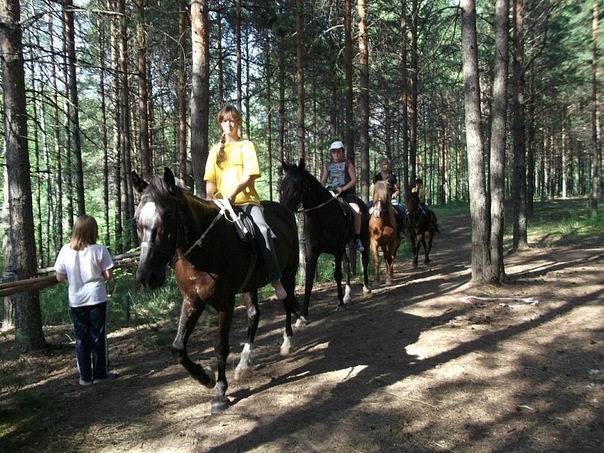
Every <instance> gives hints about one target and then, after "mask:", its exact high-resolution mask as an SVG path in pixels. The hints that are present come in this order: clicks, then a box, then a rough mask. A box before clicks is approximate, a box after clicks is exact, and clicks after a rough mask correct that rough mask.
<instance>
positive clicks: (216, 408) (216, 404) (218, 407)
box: [210, 397, 231, 415]
mask: <svg viewBox="0 0 604 453" xmlns="http://www.w3.org/2000/svg"><path fill="white" fill-rule="evenodd" d="M230 405H231V402H230V401H229V399H228V398H226V397H224V398H220V399H218V400H214V401H212V409H211V411H210V413H211V414H212V415H214V414H220V413H221V412H224V411H226V410H227V409H228V408H229V407H230Z"/></svg>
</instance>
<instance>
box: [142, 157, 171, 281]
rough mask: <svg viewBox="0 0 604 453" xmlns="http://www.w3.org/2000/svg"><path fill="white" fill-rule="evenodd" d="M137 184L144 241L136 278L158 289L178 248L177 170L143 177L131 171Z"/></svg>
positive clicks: (167, 170)
mask: <svg viewBox="0 0 604 453" xmlns="http://www.w3.org/2000/svg"><path fill="white" fill-rule="evenodd" d="M132 183H133V186H134V188H135V189H136V190H137V191H138V192H139V193H140V194H141V199H140V202H139V204H138V207H137V208H136V212H135V215H134V219H135V221H136V227H137V232H138V239H139V242H140V245H141V253H140V259H139V264H138V268H137V270H136V279H137V280H138V281H139V282H140V283H142V284H143V286H145V287H147V288H150V289H155V288H158V287H160V286H161V285H162V284H163V283H164V280H165V277H166V266H167V265H168V264H169V263H170V261H171V260H172V257H173V256H174V254H175V252H176V237H177V227H178V225H177V218H178V212H177V209H178V199H177V194H178V191H179V190H180V189H178V188H177V187H176V181H175V178H174V174H173V173H172V171H171V170H170V169H169V168H165V170H164V176H163V178H159V177H154V178H153V179H151V180H150V181H149V182H146V181H144V180H143V179H142V178H141V177H140V176H139V175H138V174H137V173H136V172H134V171H133V172H132Z"/></svg>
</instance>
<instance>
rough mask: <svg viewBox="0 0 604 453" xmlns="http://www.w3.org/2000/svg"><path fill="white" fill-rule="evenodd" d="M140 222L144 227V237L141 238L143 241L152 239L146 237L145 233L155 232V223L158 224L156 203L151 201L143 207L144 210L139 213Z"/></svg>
mask: <svg viewBox="0 0 604 453" xmlns="http://www.w3.org/2000/svg"><path fill="white" fill-rule="evenodd" d="M139 221H140V224H141V226H142V227H143V237H142V238H141V241H145V240H149V239H150V238H145V237H144V236H145V232H151V231H153V228H154V226H155V223H156V222H157V206H156V205H155V203H154V202H152V201H150V202H149V203H146V204H145V206H143V209H141V210H140V213H139Z"/></svg>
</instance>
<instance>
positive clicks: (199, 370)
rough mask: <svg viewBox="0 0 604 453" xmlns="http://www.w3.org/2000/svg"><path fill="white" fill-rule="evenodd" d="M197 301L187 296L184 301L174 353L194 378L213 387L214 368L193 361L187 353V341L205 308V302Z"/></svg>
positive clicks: (173, 345) (214, 382)
mask: <svg viewBox="0 0 604 453" xmlns="http://www.w3.org/2000/svg"><path fill="white" fill-rule="evenodd" d="M196 302H199V301H195V302H194V301H191V300H189V299H188V298H186V297H185V298H184V299H183V301H182V306H181V309H180V318H179V319H178V330H177V332H176V337H175V338H174V342H173V343H172V353H173V354H174V355H175V356H177V357H178V362H179V363H180V364H181V365H182V366H183V367H184V368H185V370H187V371H188V372H189V374H190V375H191V377H192V378H193V379H195V380H196V381H197V382H199V383H200V384H201V385H203V386H205V387H208V388H212V387H214V385H215V384H216V380H215V377H214V372H213V371H212V369H211V368H209V367H202V366H201V365H199V364H197V363H195V362H193V361H192V360H191V359H190V358H189V356H188V354H187V341H188V339H189V336H191V333H192V332H193V329H194V328H195V325H196V324H197V321H198V320H199V317H200V316H201V314H202V313H203V310H204V309H205V304H202V303H200V302H199V303H196Z"/></svg>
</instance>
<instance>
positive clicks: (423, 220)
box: [406, 192, 440, 269]
mask: <svg viewBox="0 0 604 453" xmlns="http://www.w3.org/2000/svg"><path fill="white" fill-rule="evenodd" d="M406 209H407V215H406V226H407V236H408V237H409V241H410V242H411V252H412V253H413V268H414V269H416V268H417V266H418V263H419V248H420V246H423V247H424V258H425V259H424V263H426V264H428V263H429V262H430V251H431V250H432V240H433V239H434V233H435V232H436V233H440V231H439V230H438V223H437V221H436V214H434V212H432V211H430V210H428V209H427V208H425V211H424V210H423V209H422V208H421V206H420V203H419V197H418V195H417V193H414V192H413V193H411V194H410V195H409V197H408V198H407V203H406ZM426 236H428V240H427V242H426Z"/></svg>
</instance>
